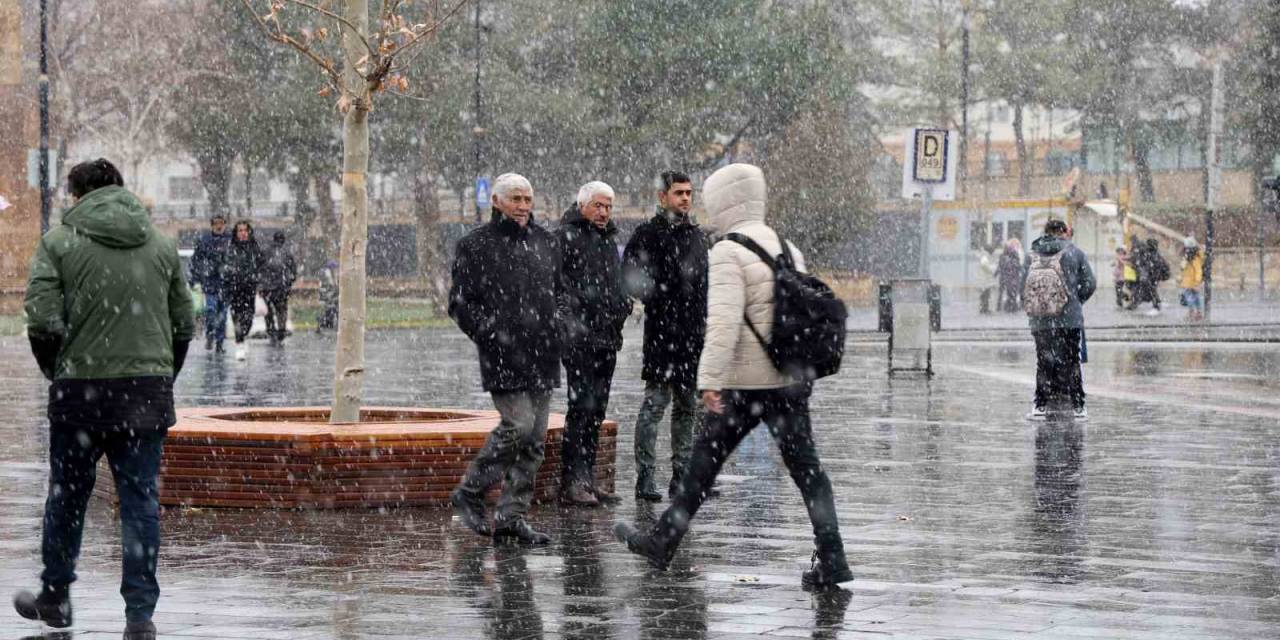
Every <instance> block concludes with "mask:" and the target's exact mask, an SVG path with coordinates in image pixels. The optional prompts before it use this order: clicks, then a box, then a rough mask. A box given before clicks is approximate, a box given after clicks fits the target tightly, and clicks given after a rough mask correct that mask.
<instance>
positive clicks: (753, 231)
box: [698, 164, 805, 391]
mask: <svg viewBox="0 0 1280 640" xmlns="http://www.w3.org/2000/svg"><path fill="white" fill-rule="evenodd" d="M703 199H704V202H705V203H706V207H707V213H708V214H709V215H710V218H711V227H712V229H713V230H714V233H715V234H716V235H718V236H721V237H723V236H724V235H726V234H729V233H738V234H741V235H744V236H746V237H748V238H751V239H752V240H754V241H755V242H756V244H758V245H760V246H761V247H762V248H764V250H765V251H767V252H768V253H769V254H770V255H774V256H776V255H778V254H780V253H782V245H781V244H780V243H779V241H778V234H777V233H776V232H774V230H773V229H771V228H770V227H769V226H767V225H765V223H764V215H765V201H766V190H765V181H764V173H763V172H762V171H761V170H760V168H759V167H755V166H752V165H749V164H734V165H730V166H728V167H725V168H724V169H722V170H720V171H717V172H716V173H715V175H713V176H712V178H711V179H708V180H707V182H706V184H705V185H703ZM787 245H788V247H789V248H790V250H791V257H792V259H793V260H795V264H796V268H797V269H799V270H800V271H804V270H805V266H804V256H803V255H801V254H800V250H799V249H797V248H796V247H795V245H793V244H791V243H790V242H788V243H787ZM744 311H745V313H746V316H747V317H748V318H750V319H751V323H752V324H753V325H754V326H755V328H756V331H759V332H760V335H762V336H764V339H765V340H768V339H769V337H770V335H771V333H772V328H773V270H772V269H770V268H769V265H767V264H765V262H764V261H763V260H761V259H760V256H757V255H756V254H755V253H753V252H752V251H751V250H750V249H748V248H746V247H744V246H742V245H741V244H738V243H737V242H733V241H731V240H721V241H720V242H718V243H716V245H715V246H714V247H713V248H712V249H711V256H710V274H709V276H708V293H707V333H706V341H705V342H704V344H703V347H702V359H701V361H700V363H699V365H698V388H699V389H702V390H704V391H705V390H710V391H720V390H722V389H776V388H779V387H786V386H789V385H791V384H793V383H794V382H795V381H794V380H792V379H791V378H790V377H789V376H786V375H784V374H782V373H781V372H779V371H778V370H777V369H776V368H774V366H773V363H772V362H770V361H769V356H768V355H767V354H766V353H765V351H764V347H762V346H761V345H760V341H759V340H757V339H756V336H755V335H754V334H753V333H751V328H750V327H748V326H747V324H746V323H745V322H743V321H742V316H743V312H744Z"/></svg>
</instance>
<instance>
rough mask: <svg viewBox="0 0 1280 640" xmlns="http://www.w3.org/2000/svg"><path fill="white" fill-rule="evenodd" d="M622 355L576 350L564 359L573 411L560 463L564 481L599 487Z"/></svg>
mask: <svg viewBox="0 0 1280 640" xmlns="http://www.w3.org/2000/svg"><path fill="white" fill-rule="evenodd" d="M617 363H618V354H617V352H616V351H614V350H613V349H574V350H571V351H570V352H569V353H568V354H567V355H566V357H565V358H564V371H565V378H566V379H567V382H568V391H569V412H568V413H567V414H566V415H565V419H564V441H563V442H562V443H561V449H560V463H561V465H562V468H563V478H564V482H565V483H566V486H567V483H569V482H581V483H586V484H589V485H592V486H594V485H595V468H596V448H597V447H598V446H599V444H600V423H601V422H603V421H604V416H605V412H606V411H607V410H608V408H609V391H610V388H611V386H612V383H613V370H614V367H615V366H616V365H617Z"/></svg>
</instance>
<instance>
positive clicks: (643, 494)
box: [636, 487, 662, 502]
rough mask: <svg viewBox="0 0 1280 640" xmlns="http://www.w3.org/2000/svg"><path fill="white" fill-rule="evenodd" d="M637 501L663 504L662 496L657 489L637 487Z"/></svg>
mask: <svg viewBox="0 0 1280 640" xmlns="http://www.w3.org/2000/svg"><path fill="white" fill-rule="evenodd" d="M636 500H644V501H645V502H662V494H661V493H658V490H657V489H654V488H652V487H650V488H647V489H645V488H641V487H636Z"/></svg>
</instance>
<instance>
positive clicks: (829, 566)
mask: <svg viewBox="0 0 1280 640" xmlns="http://www.w3.org/2000/svg"><path fill="white" fill-rule="evenodd" d="M850 580H853V572H852V571H850V570H849V564H848V563H847V562H846V561H845V560H844V557H843V554H841V557H839V558H837V559H835V560H824V561H821V562H820V561H819V560H818V552H817V551H814V552H813V560H812V563H811V565H810V567H809V570H808V571H805V572H804V573H802V574H800V586H801V587H803V588H804V589H806V590H810V591H811V590H815V589H829V588H831V587H834V586H836V585H838V584H840V583H841V582H849V581H850Z"/></svg>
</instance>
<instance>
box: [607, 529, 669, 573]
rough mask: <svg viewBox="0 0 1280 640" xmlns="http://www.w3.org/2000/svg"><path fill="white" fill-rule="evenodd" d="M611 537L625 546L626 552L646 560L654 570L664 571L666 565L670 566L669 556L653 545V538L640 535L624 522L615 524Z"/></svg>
mask: <svg viewBox="0 0 1280 640" xmlns="http://www.w3.org/2000/svg"><path fill="white" fill-rule="evenodd" d="M613 535H614V536H615V537H616V538H618V541H619V542H625V543H626V544H627V550H628V551H630V552H631V553H634V554H636V555H638V556H641V557H643V558H644V559H645V560H648V561H649V564H650V565H652V566H653V568H654V569H657V570H659V571H666V569H667V565H668V564H671V554H669V553H667V552H666V550H665V549H662V548H661V547H660V546H659V545H658V544H657V543H655V542H654V541H653V538H651V537H649V536H648V535H646V534H643V533H640V531H639V530H638V529H636V528H635V527H633V526H631V525H629V524H627V523H625V522H618V523H615V524H614V525H613Z"/></svg>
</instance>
